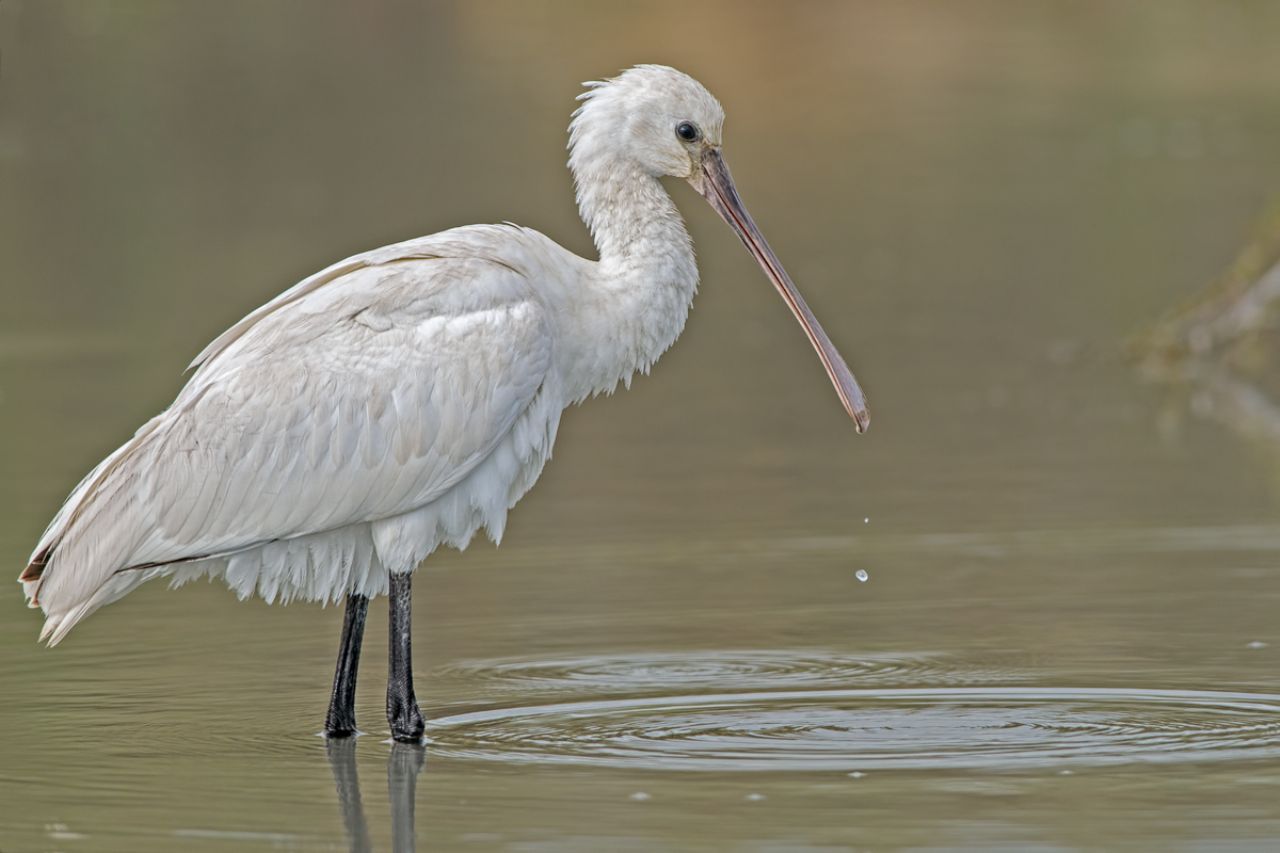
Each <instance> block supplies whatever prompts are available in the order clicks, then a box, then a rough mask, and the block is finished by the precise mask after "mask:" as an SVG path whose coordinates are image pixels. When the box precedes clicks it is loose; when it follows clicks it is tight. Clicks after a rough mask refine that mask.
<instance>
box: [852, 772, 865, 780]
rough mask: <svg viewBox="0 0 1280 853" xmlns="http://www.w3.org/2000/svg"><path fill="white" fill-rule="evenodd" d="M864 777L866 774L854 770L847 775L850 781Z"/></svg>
mask: <svg viewBox="0 0 1280 853" xmlns="http://www.w3.org/2000/svg"><path fill="white" fill-rule="evenodd" d="M866 775H867V774H866V773H863V772H862V771H860V770H855V771H853V772H852V773H850V774H849V778H850V779H861V778H862V777H863V776H866Z"/></svg>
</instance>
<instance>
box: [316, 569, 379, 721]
mask: <svg viewBox="0 0 1280 853" xmlns="http://www.w3.org/2000/svg"><path fill="white" fill-rule="evenodd" d="M368 610H369V599H368V598H366V597H365V596H363V595H348V596H347V615H346V616H345V617H344V618H343V620H342V643H341V644H340V645H339V646H338V667H337V669H336V670H334V673H333V697H332V698H331V699H330V700H329V714H328V716H326V717H325V718H324V733H325V735H326V736H328V737H350V736H351V735H353V734H355V733H356V670H357V669H358V668H359V666H360V642H361V640H363V639H364V617H365V614H366V613H367V612H368Z"/></svg>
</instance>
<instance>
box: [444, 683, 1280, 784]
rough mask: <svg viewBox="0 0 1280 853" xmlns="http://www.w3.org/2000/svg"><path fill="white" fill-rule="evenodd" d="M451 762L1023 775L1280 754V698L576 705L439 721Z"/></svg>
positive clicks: (975, 697) (759, 697) (718, 697)
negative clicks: (1040, 769)
mask: <svg viewBox="0 0 1280 853" xmlns="http://www.w3.org/2000/svg"><path fill="white" fill-rule="evenodd" d="M427 734H428V737H429V738H430V741H431V743H432V745H433V751H434V752H435V754H437V755H440V756H453V757H458V758H470V759H486V760H493V761H503V762H544V763H569V764H585V765H595V766H613V767H629V768H653V769H686V770H846V771H852V770H868V769H890V768H938V769H941V768H949V769H961V768H986V769H1016V768H1025V767H1036V766H1051V765H1062V764H1093V765H1101V764H1120V763H1137V762H1208V761H1224V760H1237V759H1246V758H1249V759H1257V758H1275V757H1277V756H1280V696H1272V695H1263V694H1253V693H1227V692H1215V691H1178V690H1125V689H1102V688H1098V689H1056V690H1055V689H1041V688H1019V687H1004V688H1000V687H990V688H916V689H878V690H874V689H867V690H808V691H786V692H770V693H725V694H712V695H691V696H667V697H651V698H637V699H618V700H601V701H582V702H568V703H561V704H554V705H541V706H532V707H523V708H501V709H491V710H484V711H476V712H472V713H466V714H457V715H454V716H450V717H444V718H441V719H437V720H435V721H433V722H431V723H429V724H428V728H427Z"/></svg>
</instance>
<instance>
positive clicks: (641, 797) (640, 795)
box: [631, 791, 652, 803]
mask: <svg viewBox="0 0 1280 853" xmlns="http://www.w3.org/2000/svg"><path fill="white" fill-rule="evenodd" d="M631 799H633V800H635V801H636V802H637V803H643V802H645V801H646V800H649V799H652V798H651V797H650V796H649V795H648V794H646V793H645V792H644V791H636V792H635V793H634V794H632V795H631Z"/></svg>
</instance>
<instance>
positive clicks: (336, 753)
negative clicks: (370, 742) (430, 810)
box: [325, 738, 426, 853]
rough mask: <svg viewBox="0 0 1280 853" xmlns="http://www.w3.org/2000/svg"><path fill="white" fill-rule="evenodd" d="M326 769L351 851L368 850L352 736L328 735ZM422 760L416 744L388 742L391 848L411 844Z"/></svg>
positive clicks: (405, 849)
mask: <svg viewBox="0 0 1280 853" xmlns="http://www.w3.org/2000/svg"><path fill="white" fill-rule="evenodd" d="M325 752H326V754H327V755H328V758H329V769H330V770H332V771H333V781H334V784H335V785H336V786H337V789H338V806H339V808H341V810H342V824H343V826H344V827H345V828H346V832H347V841H348V845H349V847H350V850H351V853H371V851H372V850H373V844H372V842H371V841H370V840H369V823H368V821H367V820H366V819H365V815H364V801H363V799H362V798H361V796H360V775H359V771H358V770H357V769H356V738H331V739H329V740H327V741H326V742H325ZM425 761H426V749H425V748H424V747H422V746H421V745H419V744H410V743H398V742H393V743H392V744H391V754H390V755H389V756H387V794H388V799H389V800H390V801H391V849H392V850H393V851H394V853H410V851H413V850H414V849H415V845H414V817H413V804H414V797H415V794H416V792H417V787H418V774H419V773H421V772H422V766H423V764H424V763H425Z"/></svg>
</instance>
